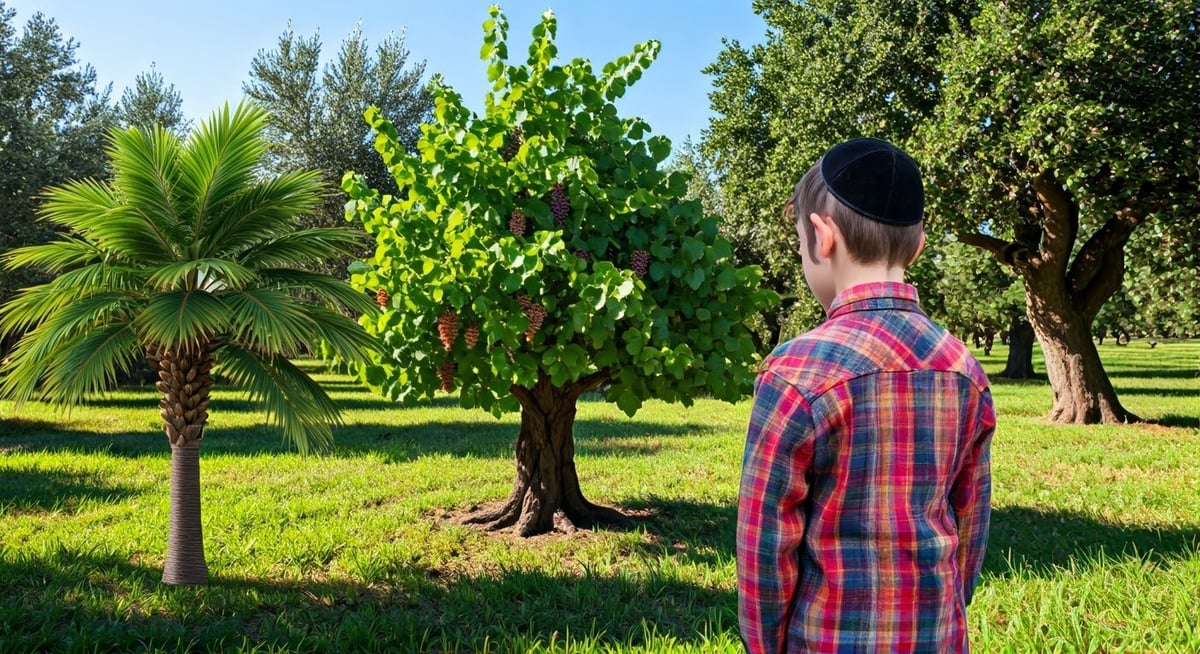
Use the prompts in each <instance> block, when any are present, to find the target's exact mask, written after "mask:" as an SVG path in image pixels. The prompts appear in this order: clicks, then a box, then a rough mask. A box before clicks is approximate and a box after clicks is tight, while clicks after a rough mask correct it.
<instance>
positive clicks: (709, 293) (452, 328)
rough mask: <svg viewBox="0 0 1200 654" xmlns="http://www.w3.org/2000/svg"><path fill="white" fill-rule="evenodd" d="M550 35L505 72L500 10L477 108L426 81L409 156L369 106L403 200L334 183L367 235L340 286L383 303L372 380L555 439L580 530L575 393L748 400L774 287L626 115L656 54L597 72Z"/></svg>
mask: <svg viewBox="0 0 1200 654" xmlns="http://www.w3.org/2000/svg"><path fill="white" fill-rule="evenodd" d="M556 27H557V22H556V19H555V17H554V15H553V14H552V13H550V12H547V13H545V14H544V15H543V16H542V20H541V22H540V23H539V24H537V25H536V26H535V27H534V29H533V38H532V42H531V43H530V45H529V48H528V57H527V59H526V60H525V62H524V63H523V64H513V63H510V60H509V56H508V43H507V21H506V20H505V19H504V17H503V15H501V14H500V13H499V10H498V9H496V8H493V9H492V13H491V17H490V18H489V19H488V21H487V22H486V23H485V24H484V47H483V57H484V59H485V60H486V61H487V62H488V69H487V70H488V80H489V81H490V82H491V84H492V87H491V90H490V91H489V92H488V93H487V95H486V97H485V99H484V106H485V111H484V114H483V115H482V116H479V115H476V114H474V113H473V112H472V111H470V110H469V109H467V107H466V106H465V105H464V102H463V100H462V98H461V96H459V95H458V94H457V93H456V92H454V90H453V89H451V88H449V87H448V86H446V85H444V84H442V83H440V82H436V83H435V84H434V85H433V96H434V112H433V118H434V119H433V122H432V123H430V124H427V125H423V126H422V128H421V132H422V135H421V138H420V140H419V141H418V142H417V152H416V153H415V154H412V153H409V152H408V151H407V149H406V148H405V147H404V144H403V141H402V140H401V137H400V133H399V132H398V131H397V130H396V128H395V127H393V125H392V124H391V122H390V121H389V120H387V118H386V117H385V116H384V115H383V114H382V113H381V112H380V111H378V110H376V109H372V110H370V111H368V113H367V117H368V120H369V121H370V123H371V125H372V127H373V128H374V129H375V131H376V132H377V134H378V136H377V138H376V147H377V148H378V150H379V152H380V154H381V155H382V157H383V160H384V162H386V163H387V164H388V166H389V168H390V170H391V172H392V175H393V176H394V177H395V180H396V183H397V185H398V186H399V188H400V194H399V195H389V194H386V193H381V192H380V191H379V190H378V189H374V188H371V186H370V185H369V183H368V182H367V180H366V179H365V178H364V177H363V176H360V175H355V176H347V178H346V180H345V181H344V188H346V190H347V191H348V192H349V193H350V196H351V198H352V205H351V206H350V212H351V214H352V215H353V218H354V219H355V220H357V221H360V222H361V223H362V224H363V226H364V227H365V228H366V229H367V230H368V231H369V232H371V233H372V234H374V235H375V237H376V244H377V247H376V250H375V255H374V256H373V257H371V258H369V259H368V260H367V261H366V262H365V263H363V264H360V265H357V266H355V267H353V268H352V273H353V274H352V276H351V281H352V282H353V283H354V284H355V285H357V286H358V287H359V288H361V289H363V290H367V291H372V292H376V291H378V293H379V299H380V300H381V306H382V308H383V311H382V312H381V313H378V314H370V315H367V316H364V317H363V324H364V325H365V326H366V328H367V331H369V332H371V333H373V334H376V335H378V337H379V338H381V339H382V341H383V344H384V351H385V352H387V353H388V354H387V355H386V356H385V357H383V358H381V359H380V360H379V361H378V362H376V363H375V364H374V365H370V366H368V367H366V368H364V369H362V371H361V374H362V376H363V378H364V379H365V380H366V381H367V382H368V383H369V384H370V385H371V386H372V387H374V388H377V389H379V390H380V391H381V392H382V393H384V394H385V395H387V396H389V397H392V398H396V399H401V400H409V399H416V398H421V397H431V396H432V395H433V394H434V392H435V391H436V390H438V389H443V390H451V389H458V390H459V398H460V401H461V403H462V404H463V405H464V406H467V407H475V406H478V407H482V408H484V409H487V410H490V411H491V412H493V413H494V414H496V415H500V414H502V413H505V412H511V411H517V410H520V411H521V412H522V430H521V437H520V441H519V443H518V450H519V451H520V450H521V449H522V448H523V447H526V443H527V442H530V441H534V440H536V439H535V438H534V437H535V436H537V429H539V427H535V424H534V423H537V424H540V425H543V427H545V429H544V432H543V433H544V435H546V439H545V440H546V448H547V450H549V448H550V443H554V445H553V447H554V448H556V453H555V454H554V456H556V457H557V456H559V455H560V454H562V455H563V458H560V459H559V461H561V462H563V465H564V466H565V465H566V463H569V470H567V469H566V468H565V467H564V468H562V474H563V477H564V478H569V481H567V482H566V485H565V486H564V487H563V489H562V494H563V497H565V498H566V499H565V500H564V501H563V504H562V505H563V506H564V507H566V510H567V511H568V513H569V514H570V513H571V512H572V511H573V510H575V509H578V511H574V515H569V517H570V518H572V519H574V520H580V519H583V520H586V519H587V515H585V514H587V513H588V507H587V506H586V505H585V504H584V502H585V501H584V500H582V497H581V496H579V497H577V498H576V499H577V500H578V501H577V502H574V503H572V501H571V498H572V497H573V494H574V495H577V494H578V482H577V480H574V463H573V460H572V459H571V457H570V456H569V452H565V451H564V448H567V447H569V443H570V439H571V425H572V423H573V415H574V405H575V400H576V399H577V398H578V397H579V395H580V394H581V393H583V392H586V391H587V390H590V389H594V388H598V387H601V386H602V387H603V393H604V397H605V398H606V399H608V400H609V401H613V402H616V403H617V405H618V406H619V407H620V408H621V409H622V410H624V411H625V412H626V413H628V414H630V415H633V414H634V413H635V412H636V411H637V410H638V408H639V407H640V406H641V405H642V403H643V402H644V401H645V400H647V399H649V398H658V399H662V400H665V401H668V402H676V401H677V402H683V403H685V404H688V403H690V402H691V401H692V400H693V398H695V397H697V396H699V395H712V396H714V397H717V398H720V399H724V400H729V401H734V400H737V399H739V398H741V397H743V396H744V395H745V394H746V393H747V392H749V390H750V384H751V381H752V378H753V365H754V363H755V361H756V360H757V352H756V351H755V347H754V342H753V340H752V339H751V338H749V332H748V330H747V328H746V327H745V324H744V323H745V321H746V317H747V316H748V315H752V314H753V313H755V312H757V311H760V310H762V309H765V308H766V307H768V306H769V305H770V304H771V303H772V301H773V294H772V293H770V292H768V291H763V290H761V289H760V288H759V279H760V273H759V270H758V268H756V267H737V266H735V265H734V263H733V260H732V248H731V247H730V244H729V243H728V241H726V240H725V239H724V238H722V237H721V236H720V235H719V234H718V224H717V220H716V218H714V217H711V216H706V215H705V214H704V212H703V208H702V206H701V204H700V202H698V201H694V200H693V201H685V200H683V199H682V198H683V196H684V195H685V194H686V192H687V188H688V178H687V176H686V175H685V174H683V173H680V172H676V173H667V172H664V171H663V170H662V165H663V163H664V162H665V161H666V159H667V157H668V156H669V154H670V151H671V144H670V141H669V140H668V139H667V138H665V137H663V136H652V135H651V130H650V126H649V125H648V124H646V122H645V121H644V120H642V119H640V118H636V117H635V118H622V117H621V116H620V115H619V114H618V112H617V108H616V105H615V104H614V103H615V101H616V100H617V99H618V98H620V97H621V96H622V95H623V94H624V92H625V89H626V88H627V87H628V86H629V85H631V84H633V83H634V82H636V81H637V80H638V79H639V78H640V77H641V75H642V71H643V70H644V69H645V68H646V67H647V66H649V65H650V63H651V62H652V61H653V60H654V58H655V56H656V55H657V53H658V49H659V44H658V43H657V42H655V41H650V42H647V43H642V44H639V45H637V46H635V47H634V48H633V51H632V52H631V53H630V54H629V55H626V56H622V57H619V58H617V59H616V60H614V61H612V62H610V63H608V64H606V65H604V67H603V69H602V70H601V71H600V72H599V73H597V72H596V71H595V70H594V69H593V68H592V65H591V63H590V62H588V61H587V60H583V59H574V60H572V61H570V62H569V63H566V64H558V63H555V58H556V55H557V47H556V46H555V44H554V36H555V32H556ZM567 416H570V417H569V419H568V418H567ZM541 447H542V445H540V444H539V445H528V448H541ZM547 456H549V453H547ZM531 461H532V459H531V460H530V461H528V462H530V465H533V464H532V462H531ZM521 463H522V461H521V459H520V458H519V461H518V464H519V465H520V464H521ZM555 474H557V472H556V473H555ZM518 482H519V483H518V489H519V490H520V489H523V488H525V486H522V484H521V483H520V482H521V480H520V477H519V479H518ZM557 483H558V481H557V477H556V478H555V480H554V481H553V482H552V483H551V484H550V485H551V486H555V485H556V484H557ZM572 486H573V487H572ZM524 492H525V491H524V490H521V494H522V495H523V494H524ZM540 492H541V491H539V490H537V489H535V490H534V491H533V493H534V495H533V499H531V500H530V501H532V502H534V503H537V504H539V505H549V506H550V512H551V513H550V514H547V513H545V512H544V511H543V512H540V513H539V512H538V511H534V510H532V509H531V510H530V511H527V512H524V513H522V514H521V515H522V526H521V531H522V532H523V533H536V532H537V531H539V530H542V531H544V530H545V529H546V528H548V527H549V525H550V524H551V514H552V513H553V511H554V510H556V509H557V508H558V506H557V505H556V504H555V503H556V502H558V499H557V497H558V496H557V495H553V496H545V495H538V493H540ZM553 492H554V493H558V492H559V491H558V490H557V488H556V489H555V490H554V491H553ZM514 501H522V500H521V498H517V500H514ZM513 520H516V517H515V516H513Z"/></svg>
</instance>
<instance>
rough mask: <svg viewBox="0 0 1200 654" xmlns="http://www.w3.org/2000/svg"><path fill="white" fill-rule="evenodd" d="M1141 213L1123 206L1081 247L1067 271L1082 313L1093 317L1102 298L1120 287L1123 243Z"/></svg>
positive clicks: (1138, 220) (1135, 226)
mask: <svg viewBox="0 0 1200 654" xmlns="http://www.w3.org/2000/svg"><path fill="white" fill-rule="evenodd" d="M1141 223H1142V218H1141V216H1139V215H1137V214H1135V213H1134V212H1133V211H1132V210H1123V211H1120V212H1118V213H1117V215H1116V216H1114V217H1113V218H1110V219H1109V220H1108V222H1106V223H1104V226H1102V227H1101V228H1100V229H1099V231H1097V232H1096V233H1095V234H1093V235H1092V237H1091V238H1089V239H1088V240H1087V242H1086V243H1084V244H1083V247H1082V248H1080V250H1079V254H1077V255H1076V256H1075V260H1074V261H1073V262H1072V263H1071V269H1070V271H1069V272H1068V273H1067V290H1068V291H1069V292H1070V293H1071V295H1072V296H1073V297H1075V298H1076V299H1077V301H1078V302H1079V306H1080V308H1081V309H1082V310H1083V311H1084V315H1086V316H1088V317H1094V316H1095V315H1096V314H1097V313H1099V311H1100V307H1102V306H1104V302H1105V301H1106V300H1108V298H1109V297H1111V296H1112V294H1113V293H1115V292H1117V289H1119V288H1121V282H1122V281H1123V279H1124V277H1125V245H1126V244H1127V243H1128V242H1129V237H1130V236H1131V235H1132V234H1133V232H1134V230H1135V229H1137V226H1138V225H1140V224H1141Z"/></svg>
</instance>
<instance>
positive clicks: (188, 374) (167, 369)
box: [148, 345, 213, 585]
mask: <svg viewBox="0 0 1200 654" xmlns="http://www.w3.org/2000/svg"><path fill="white" fill-rule="evenodd" d="M148 358H149V360H150V363H151V365H152V366H153V367H154V368H156V369H157V371H158V377H159V381H158V382H157V383H156V384H155V386H156V387H157V388H158V390H159V392H161V393H162V400H160V401H159V404H158V406H159V413H160V415H161V416H162V419H163V430H164V431H165V432H166V434H167V439H168V440H169V441H170V443H171V480H170V485H171V508H170V524H169V526H168V533H167V558H166V563H165V564H164V566H163V576H162V580H163V583H164V584H171V585H202V584H206V583H208V564H207V562H206V561H205V558H204V534H203V527H202V522H201V516H200V442H201V440H202V439H203V438H204V426H205V424H207V422H208V395H209V390H210V389H211V388H212V385H213V379H212V348H211V347H210V346H207V345H205V346H197V347H191V348H181V349H179V350H176V351H172V350H165V349H164V350H158V349H153V350H151V351H150V352H149V354H148Z"/></svg>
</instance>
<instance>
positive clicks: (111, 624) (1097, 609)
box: [0, 341, 1200, 652]
mask: <svg viewBox="0 0 1200 654" xmlns="http://www.w3.org/2000/svg"><path fill="white" fill-rule="evenodd" d="M1101 352H1102V356H1103V358H1104V360H1105V362H1106V367H1107V368H1108V370H1109V372H1110V373H1111V374H1112V376H1113V381H1114V385H1115V386H1116V387H1117V389H1118V391H1119V392H1120V394H1121V399H1122V401H1123V402H1124V403H1125V405H1126V406H1127V407H1128V408H1130V409H1131V410H1133V411H1134V412H1136V413H1138V414H1139V415H1141V416H1143V417H1145V418H1148V419H1155V420H1160V421H1162V422H1163V423H1164V424H1163V425H1130V426H1101V427H1096V426H1090V427H1075V426H1071V427H1063V426H1055V425H1051V424H1048V423H1047V422H1046V421H1045V419H1044V418H1043V416H1044V415H1045V414H1046V413H1047V412H1048V410H1049V407H1050V389H1049V387H1048V386H1047V385H1046V384H1045V383H1044V381H1041V382H1039V381H1036V380H1035V381H1032V382H1020V383H1013V382H1003V381H1000V380H996V383H995V386H994V392H995V396H996V399H997V404H998V407H999V410H1000V414H1001V421H1000V428H999V431H998V433H997V435H996V440H995V446H994V450H993V458H994V491H995V492H994V505H995V519H994V525H993V532H992V538H991V542H990V545H989V554H988V559H987V563H986V567H985V572H984V578H983V582H982V585H981V587H980V589H979V590H978V592H977V596H976V601H975V602H974V603H973V604H972V606H971V608H970V618H971V625H972V641H973V644H974V646H975V650H976V651H981V652H992V651H1014V652H1053V651H1061V652H1116V651H1126V652H1196V651H1200V627H1198V626H1197V625H1200V616H1198V614H1197V610H1198V609H1197V605H1198V602H1197V601H1196V589H1197V588H1200V376H1198V375H1197V372H1198V365H1200V342H1198V341H1167V342H1161V343H1159V344H1158V345H1157V346H1156V347H1155V348H1154V349H1153V350H1151V349H1150V348H1149V345H1148V343H1146V342H1142V341H1135V342H1134V343H1132V344H1130V345H1129V346H1123V347H1117V346H1115V345H1105V346H1103V347H1102V348H1101ZM1004 355H1005V351H1004V349H1003V348H1002V347H998V348H997V349H996V350H995V351H994V352H993V356H991V357H987V358H985V359H984V361H985V366H986V367H987V369H988V370H989V372H992V373H993V374H994V373H996V372H998V371H999V370H1000V369H1001V368H1002V367H1003V362H1004V359H1003V357H1004ZM1040 369H1041V368H1040V365H1039V370H1040ZM314 370H315V368H314ZM319 378H320V379H321V381H322V382H323V383H324V384H325V385H326V387H327V388H328V389H329V390H330V391H331V392H332V393H333V394H334V396H335V398H336V399H338V400H339V401H341V402H342V404H343V405H344V406H345V407H346V412H345V419H346V424H345V425H344V426H343V427H341V428H339V429H337V430H336V432H335V438H336V441H337V448H336V449H335V450H334V451H332V452H330V453H328V454H325V455H321V456H309V457H302V456H299V455H297V454H295V453H294V452H292V451H291V450H290V449H289V448H287V447H286V446H284V445H283V444H282V443H281V442H280V441H279V438H278V436H276V435H275V434H273V433H272V432H271V431H270V430H269V429H268V428H266V427H265V425H264V424H263V422H262V421H263V418H262V416H261V415H260V414H258V413H255V412H253V411H252V410H251V409H252V407H249V406H247V405H246V404H245V403H244V402H243V401H242V400H241V398H240V396H239V394H237V393H236V392H230V391H218V392H217V393H216V395H215V398H214V401H213V417H212V422H211V426H210V430H209V432H208V435H207V436H206V438H205V441H204V445H203V450H202V455H201V468H202V483H203V486H204V490H203V502H204V504H203V510H204V526H205V548H206V552H207V555H208V560H209V567H210V570H211V572H212V577H213V579H212V582H211V583H210V584H209V585H208V586H206V587H203V588H168V587H163V586H161V585H160V584H159V582H158V578H159V575H160V574H161V566H162V561H163V556H164V553H165V552H164V550H165V543H166V530H167V474H168V470H169V448H168V447H167V443H166V437H165V436H163V435H162V433H161V432H160V431H159V423H158V418H157V408H156V399H155V397H154V395H153V393H152V392H151V391H150V390H149V389H129V390H122V391H119V392H116V393H113V394H112V395H110V396H109V397H107V398H105V399H103V400H100V401H97V402H95V403H93V404H92V405H90V406H87V407H82V408H77V409H75V410H74V411H72V412H71V413H70V414H62V413H60V412H58V411H57V410H54V409H51V408H49V407H46V406H44V405H40V404H31V405H27V406H26V407H25V408H24V409H23V410H22V411H21V412H20V413H19V414H14V413H13V407H12V406H11V404H3V403H0V594H2V595H3V597H2V598H0V652H26V651H36V650H46V651H69V652H83V651H88V652H91V651H164V652H167V651H169V652H174V651H183V650H187V649H198V650H222V651H248V652H282V651H328V652H347V651H401V652H568V651H570V652H736V651H740V644H739V641H738V636H737V625H736V596H735V587H734V561H733V520H734V512H735V510H734V507H735V504H736V490H737V476H738V470H739V466H740V463H741V446H742V439H743V437H744V429H745V424H746V420H747V417H748V409H749V405H748V403H745V402H743V403H741V404H738V405H732V406H731V405H728V404H723V403H719V402H714V401H700V402H698V403H697V404H696V406H694V407H692V408H688V409H684V408H682V407H679V406H675V405H666V404H663V403H659V402H651V403H649V404H648V405H647V406H646V408H645V409H644V410H643V411H642V412H641V413H639V414H638V415H637V416H636V418H634V419H628V418H626V417H625V416H624V415H623V414H621V413H620V412H619V411H618V410H617V409H616V408H615V407H612V406H609V405H607V404H604V403H602V402H598V401H595V400H592V399H589V400H586V401H584V402H582V403H581V405H580V409H579V414H578V421H579V422H578V424H577V429H576V434H577V441H578V444H577V456H578V465H579V472H580V476H581V481H582V484H583V488H584V492H585V493H586V494H587V495H588V497H589V499H591V500H592V501H595V502H598V503H602V504H606V505H610V506H616V507H618V508H621V509H623V510H624V511H626V512H627V513H628V514H630V515H631V516H633V519H632V520H631V523H630V524H629V525H628V526H625V527H622V528H619V529H613V530H607V531H598V532H586V533H581V534H576V535H574V536H571V537H568V536H563V535H549V536H541V537H536V538H532V539H524V540H523V539H518V538H514V537H512V536H508V535H496V534H485V533H481V532H479V531H476V530H473V529H469V528H466V527H463V526H461V525H458V524H457V523H455V522H454V521H453V519H452V517H453V515H454V514H456V512H459V511H462V510H463V509H466V508H468V507H470V506H472V505H476V504H479V503H482V502H488V501H494V500H497V499H500V498H502V497H503V496H504V495H505V494H506V493H507V492H508V491H509V490H510V488H511V484H512V474H513V461H512V458H513V452H512V446H513V440H514V437H515V435H516V429H517V421H516V417H515V416H510V417H506V418H505V419H504V420H500V421H497V420H494V419H493V418H491V417H490V416H488V415H486V414H484V413H481V412H477V411H464V410H462V409H459V408H457V407H455V406H454V405H453V402H452V401H450V399H449V398H444V399H439V400H438V401H435V402H432V403H427V404H424V405H421V406H417V407H410V408H400V407H397V406H394V405H392V404H390V403H388V402H386V401H384V400H382V399H379V398H377V397H374V396H372V395H370V394H369V393H366V392H364V391H362V390H360V389H358V387H357V386H355V385H354V384H353V383H352V382H350V381H349V380H347V379H345V378H342V377H338V376H335V375H329V374H326V373H321V374H320V377H319Z"/></svg>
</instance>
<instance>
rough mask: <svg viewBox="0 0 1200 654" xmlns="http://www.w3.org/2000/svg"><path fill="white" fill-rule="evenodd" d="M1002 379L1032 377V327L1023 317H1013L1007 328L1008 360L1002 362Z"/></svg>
mask: <svg viewBox="0 0 1200 654" xmlns="http://www.w3.org/2000/svg"><path fill="white" fill-rule="evenodd" d="M1000 376H1001V377H1003V378H1004V379H1031V378H1033V327H1030V326H1029V323H1028V322H1026V321H1025V320H1024V319H1023V318H1019V317H1015V316H1014V317H1013V319H1012V324H1011V325H1009V328H1008V360H1007V361H1006V362H1005V364H1004V372H1002V373H1000Z"/></svg>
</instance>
